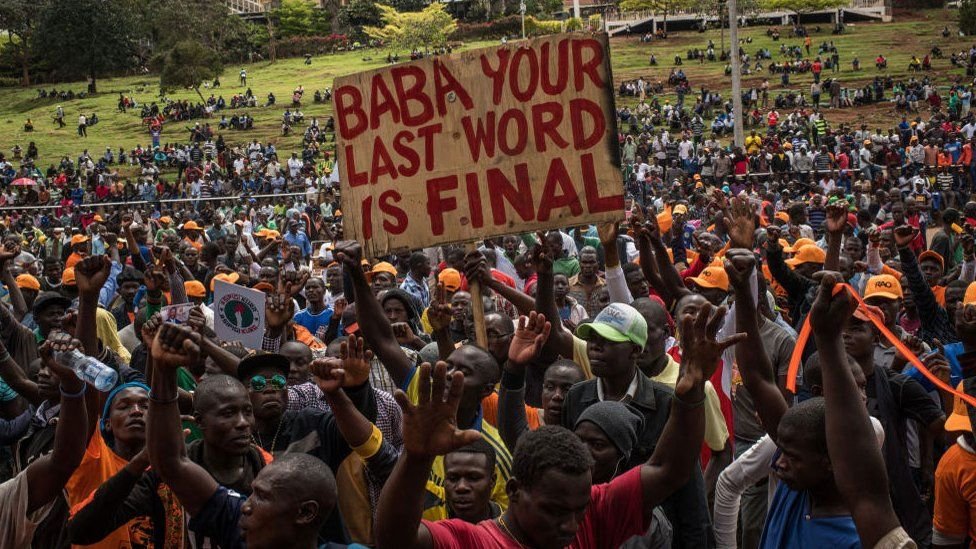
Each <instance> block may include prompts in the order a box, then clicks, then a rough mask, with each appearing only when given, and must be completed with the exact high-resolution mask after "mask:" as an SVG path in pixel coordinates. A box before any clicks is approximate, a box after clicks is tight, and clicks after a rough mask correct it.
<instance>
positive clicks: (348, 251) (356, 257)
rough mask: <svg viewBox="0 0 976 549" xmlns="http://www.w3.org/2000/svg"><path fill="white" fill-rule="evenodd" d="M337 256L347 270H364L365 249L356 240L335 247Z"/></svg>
mask: <svg viewBox="0 0 976 549" xmlns="http://www.w3.org/2000/svg"><path fill="white" fill-rule="evenodd" d="M334 252H335V256H336V259H338V260H339V261H340V262H342V263H343V264H344V265H345V266H346V267H347V268H350V269H359V270H362V268H363V267H362V265H361V262H362V260H363V247H362V246H360V245H359V243H358V242H356V241H355V240H343V241H341V242H338V243H336V245H335V250H334Z"/></svg>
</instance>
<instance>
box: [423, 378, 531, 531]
mask: <svg viewBox="0 0 976 549" xmlns="http://www.w3.org/2000/svg"><path fill="white" fill-rule="evenodd" d="M416 374H417V369H416V368H414V370H413V371H412V372H411V373H410V377H409V378H407V382H406V384H405V392H406V393H407V397H408V398H409V399H410V401H411V402H413V403H414V404H416V403H417V400H418V396H419V392H418V388H417V385H418V381H419V379H420V378H419V376H417V375H416ZM471 428H472V429H474V430H475V431H478V432H480V433H481V437H482V439H484V441H485V442H487V443H488V444H489V445H490V446H491V447H492V449H494V450H495V458H496V459H495V486H494V487H493V488H492V490H491V501H493V502H495V503H497V504H498V505H499V506H500V507H501V509H502V511H504V510H505V509H507V508H508V494H507V493H506V492H505V484H506V483H507V482H508V479H509V478H511V477H512V454H511V453H510V452H509V451H508V448H507V447H506V446H505V443H504V442H502V437H501V435H500V434H498V430H497V429H495V428H494V427H493V426H492V425H491V424H489V423H488V422H487V421H484V420H483V418H482V416H481V409H480V408H479V409H478V417H477V418H475V421H474V425H472V426H471ZM423 518H424V519H425V520H442V519H446V518H449V512H448V509H447V493H446V492H445V490H444V456H437V458H436V459H435V460H434V465H433V467H431V471H430V477H429V478H428V479H427V493H426V495H425V497H424V515H423Z"/></svg>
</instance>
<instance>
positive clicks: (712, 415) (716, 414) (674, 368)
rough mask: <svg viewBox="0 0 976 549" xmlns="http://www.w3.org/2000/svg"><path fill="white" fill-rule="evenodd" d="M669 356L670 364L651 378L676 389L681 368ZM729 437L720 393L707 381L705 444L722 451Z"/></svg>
mask: <svg viewBox="0 0 976 549" xmlns="http://www.w3.org/2000/svg"><path fill="white" fill-rule="evenodd" d="M665 356H667V357H668V365H667V366H665V367H664V370H662V371H661V373H660V374H658V375H656V376H654V377H652V378H651V380H652V381H656V382H658V383H663V384H665V385H667V386H668V387H671V388H672V389H674V386H675V384H677V383H678V374H679V373H680V370H681V368H680V367H679V365H678V363H677V361H675V360H674V358H672V357H671V355H668V354H665ZM728 439H729V428H728V427H727V426H726V425H725V416H723V415H722V406H721V405H720V404H719V401H718V393H716V392H715V387H713V386H712V382H711V381H705V444H707V445H708V447H709V448H711V449H712V450H713V451H715V452H721V451H722V450H723V449H724V448H725V442H726V441H727V440H728Z"/></svg>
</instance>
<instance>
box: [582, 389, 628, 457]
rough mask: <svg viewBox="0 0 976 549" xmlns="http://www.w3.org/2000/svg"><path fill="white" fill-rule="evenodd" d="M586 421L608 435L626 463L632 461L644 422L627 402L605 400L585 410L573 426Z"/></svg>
mask: <svg viewBox="0 0 976 549" xmlns="http://www.w3.org/2000/svg"><path fill="white" fill-rule="evenodd" d="M584 421H589V422H590V423H592V424H594V425H596V426H597V427H599V428H600V430H601V431H603V433H604V434H606V435H607V438H608V439H610V442H612V443H613V445H614V446H616V447H617V450H619V451H620V454H621V456H623V462H624V463H627V462H629V461H630V454H631V452H633V450H634V447H636V446H637V433H639V432H640V430H641V428H642V426H643V423H644V421H643V419H642V418H641V417H640V416H639V415H637V414H636V413H635V412H634V411H633V410H631V409H630V408H628V407H627V405H626V404H623V403H621V402H617V401H615V400H604V401H602V402H597V403H596V404H593V405H591V406H590V407H588V408H587V409H585V410H583V413H582V414H580V416H579V419H577V420H576V425H574V426H573V427H574V428H575V427H579V424H580V423H583V422H584Z"/></svg>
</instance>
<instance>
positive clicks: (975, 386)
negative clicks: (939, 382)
mask: <svg viewBox="0 0 976 549" xmlns="http://www.w3.org/2000/svg"><path fill="white" fill-rule="evenodd" d="M958 388H959V389H962V390H964V391H965V392H966V394H969V395H976V378H969V379H966V380H964V381H963V382H961V383H960V384H959V387H958ZM974 413H976V411H974V410H973V409H972V408H969V407H968V406H966V403H965V402H964V401H963V400H962V399H960V398H959V397H955V402H954V405H953V409H952V415H950V416H949V419H947V420H946V424H945V430H946V431H947V432H950V433H953V434H956V435H958V437H959V438H957V439H956V443H955V444H953V445H952V447H951V448H949V450H948V451H947V452H946V453H945V455H944V456H942V459H941V460H940V461H939V466H938V468H937V469H936V470H935V514H934V516H933V520H932V526H933V528H932V543H933V544H934V545H935V546H937V547H966V546H967V544H969V543H971V542H972V541H973V540H976V438H974V437H973V427H972V416H973V414H974Z"/></svg>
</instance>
